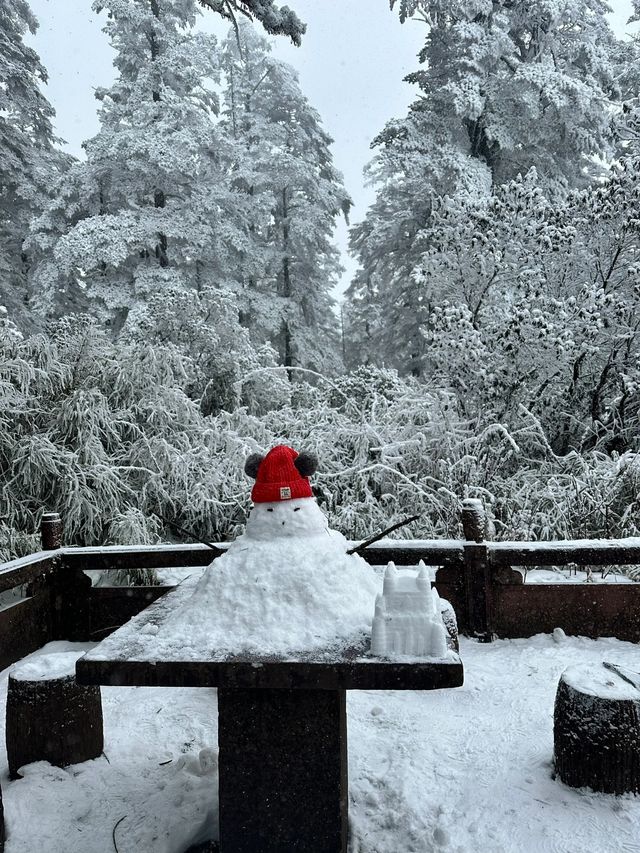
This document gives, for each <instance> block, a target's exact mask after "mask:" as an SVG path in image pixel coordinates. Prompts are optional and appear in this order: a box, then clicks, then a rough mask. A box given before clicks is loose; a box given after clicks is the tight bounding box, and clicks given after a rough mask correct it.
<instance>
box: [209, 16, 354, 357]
mask: <svg viewBox="0 0 640 853" xmlns="http://www.w3.org/2000/svg"><path fill="white" fill-rule="evenodd" d="M222 68H223V71H224V75H225V89H224V113H223V126H224V128H225V129H226V132H227V134H228V136H229V137H230V139H232V140H233V143H234V145H235V150H236V160H235V163H234V167H233V171H232V182H233V186H234V188H235V189H236V190H237V191H238V192H240V193H242V194H244V199H243V202H242V205H241V207H239V208H238V210H239V211H241V215H242V217H243V219H244V221H245V224H246V227H247V229H248V234H249V238H250V239H249V244H248V246H247V251H246V253H245V254H244V256H243V257H242V259H241V260H242V263H241V265H240V267H239V270H238V279H239V283H240V294H239V300H240V303H241V307H242V316H243V322H245V323H246V325H247V326H248V327H249V328H250V329H251V331H252V334H253V336H254V339H258V340H264V339H265V338H266V339H268V340H270V341H271V342H272V343H273V344H274V346H275V347H276V348H277V350H278V352H279V357H280V361H281V363H282V364H284V365H287V366H293V365H297V366H312V367H316V368H321V369H325V370H326V369H329V370H331V369H335V365H336V363H337V360H338V359H337V319H336V317H335V316H334V314H333V311H332V300H331V297H330V291H331V289H332V287H333V286H334V285H335V283H336V281H337V277H338V275H339V272H340V265H339V256H338V252H337V250H336V248H335V247H334V246H333V245H332V243H331V237H332V233H333V229H334V227H335V221H336V218H337V216H338V215H340V213H343V214H345V215H346V214H347V213H348V210H349V207H350V204H351V202H350V199H349V197H348V195H347V193H346V191H345V189H344V187H343V186H342V178H341V176H340V174H339V173H338V172H337V170H336V169H335V167H334V165H333V162H332V156H331V152H330V145H331V141H332V140H331V139H330V137H329V136H328V135H327V133H326V132H325V131H324V130H323V128H322V123H321V119H320V116H319V115H318V113H317V111H316V110H315V109H313V107H312V106H311V105H310V104H309V102H308V101H307V99H306V98H305V97H304V95H303V93H302V91H301V89H300V85H299V82H298V77H297V74H296V72H295V70H294V69H293V68H291V66H289V65H287V64H286V63H284V62H281V61H279V60H277V59H275V58H274V57H272V56H271V55H270V45H269V43H268V41H267V40H266V39H265V38H264V37H262V36H260V35H259V34H258V33H256V32H255V30H254V29H253V27H251V26H250V25H248V24H245V25H243V26H240V27H239V28H238V30H237V32H236V31H235V30H232V31H231V32H230V34H229V37H228V38H227V41H226V43H225V45H224V51H223V58H222Z"/></svg>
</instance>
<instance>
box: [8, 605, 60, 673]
mask: <svg viewBox="0 0 640 853" xmlns="http://www.w3.org/2000/svg"><path fill="white" fill-rule="evenodd" d="M51 638H52V625H51V597H50V594H49V592H47V591H43V592H40V593H39V594H38V595H35V596H33V597H31V598H25V599H23V600H22V601H19V602H18V603H17V604H13V605H12V606H11V607H7V608H6V610H2V611H0V670H2V669H5V668H6V667H7V666H11V664H12V663H15V662H16V661H17V660H20V658H23V657H25V656H26V655H28V654H31V652H34V651H35V650H36V649H39V648H40V647H41V646H44V644H45V643H48V642H49V640H51Z"/></svg>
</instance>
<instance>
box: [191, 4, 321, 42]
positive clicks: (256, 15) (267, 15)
mask: <svg viewBox="0 0 640 853" xmlns="http://www.w3.org/2000/svg"><path fill="white" fill-rule="evenodd" d="M199 3H200V5H201V6H203V7H204V8H206V9H212V10H213V11H214V12H217V13H218V14H219V15H222V17H223V18H227V19H228V20H230V21H233V22H234V26H235V27H236V28H237V27H238V21H237V16H238V15H244V17H245V18H248V19H249V20H250V21H253V20H258V21H260V23H261V24H262V26H263V27H264V28H265V30H266V31H267V32H268V33H271V34H272V35H285V36H288V37H289V38H290V39H291V41H292V42H293V43H294V44H296V45H300V42H301V39H302V36H303V35H304V33H305V30H306V25H305V24H303V23H302V21H301V20H300V19H299V18H298V16H297V15H296V13H295V12H292V11H291V9H289V8H288V6H283V7H282V8H279V7H278V6H275V5H274V2H273V0H199Z"/></svg>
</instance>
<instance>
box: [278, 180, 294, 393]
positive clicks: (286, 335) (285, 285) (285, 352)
mask: <svg viewBox="0 0 640 853" xmlns="http://www.w3.org/2000/svg"><path fill="white" fill-rule="evenodd" d="M282 249H283V252H284V254H283V257H282V296H284V297H285V298H286V299H291V269H290V267H289V205H288V197H287V187H285V188H284V189H283V190H282ZM291 349H292V347H291V329H290V326H289V321H288V320H287V319H286V317H283V318H282V330H281V344H280V358H281V359H282V363H283V365H284V366H285V367H291V365H292V364H293V357H292V352H291ZM289 379H290V380H291V374H290V373H289Z"/></svg>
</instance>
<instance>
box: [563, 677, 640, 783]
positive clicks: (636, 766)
mask: <svg viewBox="0 0 640 853" xmlns="http://www.w3.org/2000/svg"><path fill="white" fill-rule="evenodd" d="M627 678H628V679H629V680H627ZM637 678H638V676H637V675H635V674H634V673H632V672H631V671H628V670H625V669H624V668H623V667H619V668H618V667H615V668H614V669H608V668H607V667H606V666H604V665H603V664H579V665H577V666H570V667H569V668H568V669H566V670H565V671H564V672H563V673H562V676H561V678H560V683H559V684H558V691H557V693H556V702H555V709H554V724H553V739H554V760H555V766H556V771H557V773H558V775H559V776H560V778H561V779H562V781H563V782H564V783H565V784H567V785H571V786H572V787H573V788H582V787H589V788H592V789H593V790H594V791H602V792H604V793H607V794H624V793H628V792H634V793H640V689H638V686H635V685H634V683H633V682H634V680H635V679H637ZM638 684H639V685H640V680H639V681H638Z"/></svg>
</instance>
